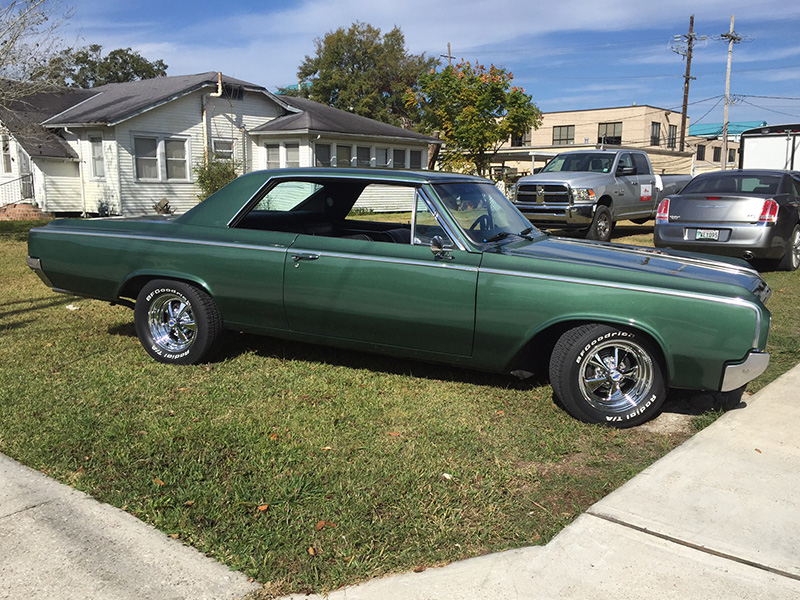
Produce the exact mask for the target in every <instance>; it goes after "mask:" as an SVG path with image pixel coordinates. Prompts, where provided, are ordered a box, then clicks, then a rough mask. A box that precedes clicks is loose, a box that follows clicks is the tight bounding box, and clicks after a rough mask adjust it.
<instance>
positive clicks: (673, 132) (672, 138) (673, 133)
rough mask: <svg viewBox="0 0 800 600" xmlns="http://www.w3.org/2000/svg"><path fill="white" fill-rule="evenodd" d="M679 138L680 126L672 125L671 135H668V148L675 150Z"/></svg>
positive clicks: (670, 127)
mask: <svg viewBox="0 0 800 600" xmlns="http://www.w3.org/2000/svg"><path fill="white" fill-rule="evenodd" d="M677 137H678V126H677V125H670V126H669V133H668V134H667V148H669V149H670V150H675V140H676V138H677Z"/></svg>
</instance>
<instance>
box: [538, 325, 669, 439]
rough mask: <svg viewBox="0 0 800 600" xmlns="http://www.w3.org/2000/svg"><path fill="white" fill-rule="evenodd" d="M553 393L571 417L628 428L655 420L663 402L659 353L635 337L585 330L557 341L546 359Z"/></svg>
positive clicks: (599, 328)
mask: <svg viewBox="0 0 800 600" xmlns="http://www.w3.org/2000/svg"><path fill="white" fill-rule="evenodd" d="M550 382H551V384H552V386H553V393H554V394H555V396H556V398H557V399H558V400H560V401H561V403H562V404H563V405H564V408H566V410H567V411H568V412H569V413H570V414H571V415H572V416H574V417H576V418H577V419H580V420H581V421H585V422H588V423H605V424H607V425H611V426H613V427H631V426H633V425H638V424H640V423H643V422H644V421H647V420H648V419H651V418H652V417H654V416H655V415H656V414H657V413H658V412H659V410H660V409H661V405H662V404H663V402H664V399H665V398H666V385H665V382H664V375H663V368H662V366H661V362H660V354H659V352H658V351H657V350H656V349H655V347H654V346H653V344H652V343H651V342H650V341H649V340H647V339H644V338H643V337H642V336H641V335H640V334H639V333H637V332H634V331H630V330H626V329H619V328H616V327H610V326H607V325H599V324H594V325H583V326H581V327H576V328H574V329H571V330H569V331H567V332H566V333H565V334H564V335H562V336H561V338H559V340H558V342H557V343H556V345H555V348H554V349H553V354H552V356H551V358H550Z"/></svg>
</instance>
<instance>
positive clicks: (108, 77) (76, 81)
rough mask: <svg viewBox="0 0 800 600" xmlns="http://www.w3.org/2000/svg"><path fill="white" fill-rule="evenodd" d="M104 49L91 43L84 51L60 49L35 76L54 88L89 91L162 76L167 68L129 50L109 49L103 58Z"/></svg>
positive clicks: (159, 61)
mask: <svg viewBox="0 0 800 600" xmlns="http://www.w3.org/2000/svg"><path fill="white" fill-rule="evenodd" d="M102 50H103V47H102V46H101V45H99V44H92V45H91V46H87V47H85V48H77V49H68V50H63V51H61V52H60V53H58V54H57V55H55V56H53V57H52V58H51V59H50V60H49V61H48V63H47V65H46V66H45V67H43V68H41V69H40V70H39V71H38V72H37V74H36V77H39V78H41V79H44V80H47V81H49V82H51V83H53V84H55V85H59V86H69V87H77V88H92V87H97V86H100V85H105V84H107V83H124V82H126V81H139V80H141V79H153V78H154V77H164V76H166V74H167V65H166V64H165V63H164V61H163V60H160V59H159V60H156V61H152V62H151V61H149V60H147V59H146V58H144V57H143V56H142V55H141V54H139V53H138V52H134V51H133V50H131V49H130V48H118V49H116V50H112V51H111V52H109V53H108V54H107V55H106V56H103V55H102Z"/></svg>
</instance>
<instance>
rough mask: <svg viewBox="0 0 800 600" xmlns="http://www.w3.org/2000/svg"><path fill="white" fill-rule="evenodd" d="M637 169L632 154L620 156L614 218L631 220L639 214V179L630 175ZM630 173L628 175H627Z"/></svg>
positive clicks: (627, 153)
mask: <svg viewBox="0 0 800 600" xmlns="http://www.w3.org/2000/svg"><path fill="white" fill-rule="evenodd" d="M635 169H636V164H635V163H634V161H633V155H632V154H631V153H630V152H623V153H622V154H620V156H619V162H618V163H617V171H616V180H617V195H616V197H615V198H614V218H615V220H616V219H617V218H623V219H627V218H630V217H631V216H632V215H635V214H637V213H638V209H639V207H638V202H639V193H640V191H639V178H638V177H637V176H636V175H633V174H630V173H632V172H634V171H635ZM625 173H628V174H625Z"/></svg>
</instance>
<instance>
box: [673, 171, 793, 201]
mask: <svg viewBox="0 0 800 600" xmlns="http://www.w3.org/2000/svg"><path fill="white" fill-rule="evenodd" d="M780 183H781V178H780V177H778V176H776V175H744V174H741V175H740V174H733V175H729V174H724V175H719V174H716V173H715V174H712V175H700V176H698V177H695V178H694V179H693V180H691V181H690V182H689V183H687V184H686V187H684V188H683V190H681V195H685V194H710V193H714V194H747V195H748V196H774V195H775V194H777V193H778V188H779V186H780Z"/></svg>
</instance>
